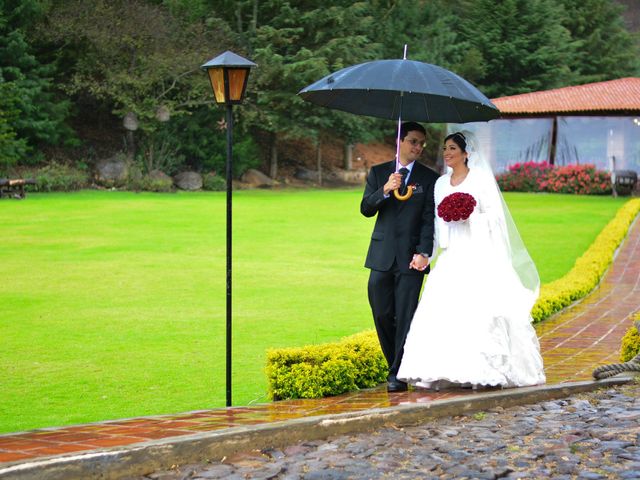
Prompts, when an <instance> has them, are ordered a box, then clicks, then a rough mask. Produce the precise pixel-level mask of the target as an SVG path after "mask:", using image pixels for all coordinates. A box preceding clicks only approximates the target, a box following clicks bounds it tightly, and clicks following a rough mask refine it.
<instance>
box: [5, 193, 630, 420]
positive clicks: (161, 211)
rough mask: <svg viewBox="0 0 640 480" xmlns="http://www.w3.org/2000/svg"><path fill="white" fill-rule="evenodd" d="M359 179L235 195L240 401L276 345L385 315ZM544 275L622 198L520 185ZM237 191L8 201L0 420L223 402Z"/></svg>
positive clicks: (249, 397)
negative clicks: (229, 226) (230, 199)
mask: <svg viewBox="0 0 640 480" xmlns="http://www.w3.org/2000/svg"><path fill="white" fill-rule="evenodd" d="M360 197H361V189H351V190H331V191H329V190H313V191H293V190H292V191H275V192H272V191H264V190H256V191H240V192H235V193H234V217H233V218H234V245H233V249H234V250H233V252H234V277H233V282H234V283H233V301H234V331H233V341H234V404H236V405H246V404H249V403H252V402H263V401H266V400H267V397H266V381H265V377H264V373H263V371H264V363H265V350H266V349H267V348H271V347H282V346H294V345H304V344H310V343H322V342H327V341H331V340H335V339H337V338H340V337H342V336H345V335H348V334H351V333H355V332H358V331H361V330H364V329H367V328H371V327H372V321H371V319H370V312H369V307H368V304H367V297H366V283H367V275H368V271H367V270H365V269H364V267H363V263H364V256H365V252H366V248H367V245H368V238H369V235H370V231H371V228H372V226H373V220H372V219H366V218H364V217H362V216H361V215H360V214H359V202H360ZM507 201H508V202H509V204H510V205H511V208H512V211H513V214H514V218H515V219H516V221H517V222H518V225H519V226H520V229H521V233H522V234H523V237H524V239H525V242H526V243H527V245H528V246H529V248H530V251H531V253H532V256H533V257H534V260H536V262H537V264H538V266H539V269H540V273H541V277H542V280H543V282H548V281H550V280H553V279H555V278H558V277H559V276H562V275H563V274H564V273H566V271H567V270H568V269H569V268H571V266H572V264H573V262H574V261H575V259H576V258H577V257H578V256H579V255H580V254H581V253H582V252H584V250H585V249H586V248H587V247H588V246H589V245H590V244H591V242H592V241H593V239H594V238H595V237H596V235H597V234H598V232H599V231H600V230H601V229H602V227H603V226H604V225H606V223H607V222H608V221H609V220H610V219H611V218H612V217H613V216H614V214H615V212H616V211H617V209H618V208H619V207H620V206H621V205H622V204H623V202H624V200H620V199H612V198H608V197H607V198H599V197H580V196H561V195H533V194H510V195H507ZM225 218H226V217H225V194H224V193H191V194H189V193H179V194H151V193H143V194H135V193H125V192H92V191H87V192H80V193H73V194H47V195H44V194H43V195H38V194H32V195H29V196H28V198H27V199H26V200H24V201H14V200H3V201H0V222H1V224H2V225H3V227H2V228H3V231H4V232H3V233H4V234H3V236H2V237H3V238H2V242H0V264H1V265H2V266H3V268H2V272H3V278H2V281H1V283H0V302H1V303H0V305H1V311H2V315H1V317H0V345H1V352H2V355H0V432H9V431H17V430H24V429H30V428H36V427H44V426H59V425H63V424H69V423H80V422H89V421H97V420H103V419H113V418H123V417H131V416H138V415H149V414H160V413H175V412H181V411H187V410H194V409H203V408H210V407H220V406H223V405H224V401H225V381H224V378H225V377H224V371H225V370H224V358H225V347H224V345H225V342H224V334H225V327H224V325H225Z"/></svg>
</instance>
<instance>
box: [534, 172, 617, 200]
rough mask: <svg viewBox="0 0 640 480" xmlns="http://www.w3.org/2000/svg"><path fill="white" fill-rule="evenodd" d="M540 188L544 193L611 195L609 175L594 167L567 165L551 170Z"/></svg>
mask: <svg viewBox="0 0 640 480" xmlns="http://www.w3.org/2000/svg"><path fill="white" fill-rule="evenodd" d="M540 187H541V189H542V190H544V191H545V192H553V193H579V194H583V195H604V194H608V193H611V174H610V173H609V172H604V171H602V170H596V167H595V165H567V166H564V167H558V168H554V169H553V170H551V171H550V172H549V174H548V175H547V178H546V180H545V181H543V182H542V183H541V184H540Z"/></svg>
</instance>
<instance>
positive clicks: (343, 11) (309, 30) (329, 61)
mask: <svg viewBox="0 0 640 480" xmlns="http://www.w3.org/2000/svg"><path fill="white" fill-rule="evenodd" d="M235 4H236V12H242V11H244V10H242V8H241V7H246V6H248V5H249V4H250V2H235ZM253 5H257V4H253ZM251 12H252V15H251V17H250V19H249V20H248V25H245V24H244V23H243V22H242V21H240V22H239V23H238V25H239V26H238V28H239V29H241V32H239V33H241V34H242V35H243V36H244V37H245V38H247V43H248V44H249V45H250V49H249V50H250V51H251V52H252V60H254V61H255V62H256V63H257V64H258V66H259V68H257V69H255V71H254V72H253V73H252V81H251V91H250V96H251V97H252V98H253V99H254V101H253V102H251V103H250V104H249V105H248V107H246V108H244V109H241V113H240V118H241V119H242V120H244V122H245V123H246V127H247V128H249V129H257V130H260V131H262V132H266V133H268V137H269V139H270V140H269V144H270V145H269V151H270V174H271V176H276V175H277V165H278V142H279V139H281V138H301V137H302V138H310V139H312V140H313V141H314V142H316V143H318V142H320V141H321V138H322V136H323V135H324V134H325V133H324V132H331V134H332V136H334V137H338V138H343V139H346V140H347V141H353V139H354V138H356V137H361V136H363V135H366V134H367V133H368V129H367V128H366V126H367V125H368V123H367V122H369V120H368V119H365V118H363V117H356V116H353V115H351V116H348V115H346V114H341V113H339V112H333V111H331V110H327V109H321V108H319V107H316V106H313V105H311V104H308V103H306V102H304V101H303V100H302V99H301V98H300V97H298V96H297V95H296V93H297V92H298V91H300V90H301V89H302V88H303V87H305V86H306V85H308V84H310V83H313V82H314V81H316V80H318V79H320V78H322V77H323V76H325V75H328V74H329V73H330V72H332V71H336V70H338V69H340V68H343V67H346V66H349V65H353V64H356V63H360V62H362V61H365V60H369V59H373V58H376V57H377V56H378V47H379V45H378V44H377V43H375V42H373V41H372V40H371V38H370V37H369V36H368V35H367V32H370V31H371V29H372V25H373V22H374V19H373V17H372V16H371V15H370V12H369V7H368V5H367V4H366V3H364V2H360V3H352V2H342V3H341V2H334V4H333V5H331V4H329V5H327V4H325V3H324V2H320V1H307V2H296V4H295V5H294V4H293V2H287V1H282V0H270V1H266V2H260V4H259V6H258V7H257V9H251ZM238 16H239V18H240V19H241V20H244V19H245V17H243V16H242V15H241V13H239V14H238ZM254 27H255V28H254Z"/></svg>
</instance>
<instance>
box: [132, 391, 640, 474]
mask: <svg viewBox="0 0 640 480" xmlns="http://www.w3.org/2000/svg"><path fill="white" fill-rule="evenodd" d="M129 478H131V479H132V480H133V479H136V480H182V479H193V480H197V479H223V478H224V479H227V480H240V479H248V478H251V479H296V480H297V479H302V480H312V479H336V480H337V479H376V478H393V479H414V478H421V479H430V478H433V479H464V478H468V479H472V478H473V479H496V478H531V479H540V478H553V479H585V480H586V479H609V478H618V479H638V478H640V383H636V382H634V383H631V384H629V385H625V386H622V387H615V388H605V389H601V390H599V391H595V392H589V393H587V394H580V395H576V396H572V397H569V398H566V399H561V400H553V401H547V402H542V403H539V404H534V405H528V406H518V407H511V408H506V409H505V408H501V407H498V408H493V409H489V410H487V411H486V412H485V411H481V412H476V413H474V414H472V415H468V416H456V417H446V418H441V419H436V420H433V421H430V422H428V423H425V424H422V425H419V426H415V427H404V428H401V427H398V426H395V425H393V424H392V425H390V426H388V427H385V428H382V429H379V430H377V431H375V432H373V433H366V434H364V433H363V434H359V435H341V436H336V437H332V438H329V439H327V440H324V441H320V440H318V441H311V442H302V443H298V444H294V445H290V446H288V447H285V448H281V449H264V450H253V451H249V452H245V453H240V454H236V455H233V456H231V457H229V458H224V459H223V461H219V462H211V463H206V464H193V465H184V466H179V467H175V468H173V469H170V470H164V471H159V472H155V473H152V474H149V475H146V476H141V477H129Z"/></svg>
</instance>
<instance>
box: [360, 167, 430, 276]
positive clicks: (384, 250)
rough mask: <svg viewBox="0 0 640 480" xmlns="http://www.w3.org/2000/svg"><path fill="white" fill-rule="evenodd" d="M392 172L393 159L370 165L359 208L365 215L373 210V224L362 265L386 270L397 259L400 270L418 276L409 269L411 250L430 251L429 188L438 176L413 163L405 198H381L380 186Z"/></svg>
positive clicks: (381, 189)
mask: <svg viewBox="0 0 640 480" xmlns="http://www.w3.org/2000/svg"><path fill="white" fill-rule="evenodd" d="M394 171H395V161H391V162H387V163H382V164H380V165H376V166H374V167H373V168H372V169H371V170H370V172H369V175H368V177H367V185H366V187H365V190H364V195H363V197H362V202H361V204H360V211H361V212H362V214H363V215H364V216H365V217H373V216H374V215H375V214H376V213H377V214H378V217H377V218H376V224H375V227H374V229H373V233H372V234H371V243H370V244H369V252H368V253H367V260H366V262H365V267H367V268H370V269H372V270H379V271H388V270H390V269H391V268H392V266H393V261H394V260H396V261H397V265H398V268H399V269H400V272H401V273H413V274H416V275H422V274H423V273H425V272H419V271H417V270H414V269H410V268H409V263H411V259H412V258H413V255H414V254H415V253H426V254H428V255H431V252H432V250H433V234H434V216H435V211H434V210H435V202H434V198H433V188H434V186H435V183H436V180H437V179H438V177H439V175H438V174H437V173H436V172H434V171H433V170H431V169H430V168H428V167H425V166H424V165H422V164H420V163H418V162H416V163H414V165H413V169H412V171H411V174H410V175H409V179H408V183H409V185H415V186H416V189H415V190H414V192H413V195H412V196H411V198H409V200H407V201H404V202H402V201H399V200H397V199H396V198H395V197H394V196H393V193H392V194H391V195H390V196H389V197H388V198H385V197H384V191H383V186H384V184H385V183H386V182H387V181H388V180H389V175H391V174H392V173H393V172H394Z"/></svg>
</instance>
